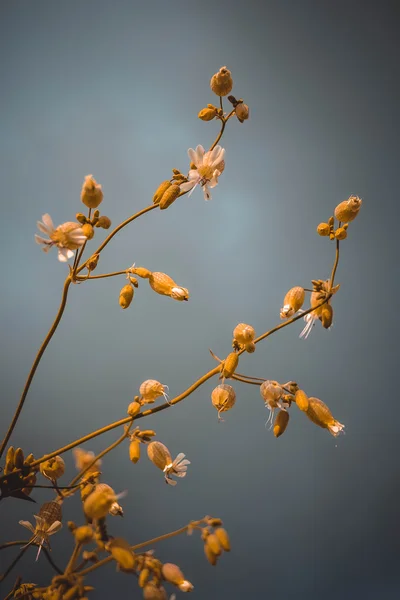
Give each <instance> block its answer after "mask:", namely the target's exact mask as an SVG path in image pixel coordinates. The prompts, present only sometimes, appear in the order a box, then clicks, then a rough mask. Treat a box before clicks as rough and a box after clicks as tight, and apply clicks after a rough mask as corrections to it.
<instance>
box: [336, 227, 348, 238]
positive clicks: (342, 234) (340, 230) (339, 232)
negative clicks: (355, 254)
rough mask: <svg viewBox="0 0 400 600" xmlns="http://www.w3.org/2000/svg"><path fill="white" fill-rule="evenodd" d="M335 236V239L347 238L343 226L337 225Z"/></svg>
mask: <svg viewBox="0 0 400 600" xmlns="http://www.w3.org/2000/svg"><path fill="white" fill-rule="evenodd" d="M335 238H336V239H337V240H345V239H346V238H347V231H346V230H345V228H344V227H338V228H337V229H336V231H335Z"/></svg>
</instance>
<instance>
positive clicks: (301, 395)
mask: <svg viewBox="0 0 400 600" xmlns="http://www.w3.org/2000/svg"><path fill="white" fill-rule="evenodd" d="M294 399H295V401H296V405H297V407H298V408H299V409H300V410H302V411H303V412H307V410H308V404H309V402H308V396H307V394H306V393H305V392H304V391H303V390H297V391H296V393H295V395H294Z"/></svg>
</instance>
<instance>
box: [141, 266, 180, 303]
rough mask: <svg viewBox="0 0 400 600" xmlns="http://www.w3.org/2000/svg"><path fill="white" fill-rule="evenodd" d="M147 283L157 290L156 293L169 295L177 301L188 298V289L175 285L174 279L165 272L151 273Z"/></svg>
mask: <svg viewBox="0 0 400 600" xmlns="http://www.w3.org/2000/svg"><path fill="white" fill-rule="evenodd" d="M138 274H139V273H138ZM149 283H150V287H151V288H152V289H153V290H154V291H155V292H157V294H161V295H162V296H170V297H171V298H173V299H174V300H179V301H182V300H188V299H189V291H188V290H187V289H186V288H184V287H180V286H179V285H177V284H176V283H175V281H174V280H173V279H171V277H169V275H166V274H165V273H158V272H156V273H151V275H150V277H149Z"/></svg>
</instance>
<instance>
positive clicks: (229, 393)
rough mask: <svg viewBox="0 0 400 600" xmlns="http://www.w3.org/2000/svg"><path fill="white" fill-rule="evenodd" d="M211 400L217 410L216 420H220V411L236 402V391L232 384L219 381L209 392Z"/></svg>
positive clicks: (229, 407)
mask: <svg viewBox="0 0 400 600" xmlns="http://www.w3.org/2000/svg"><path fill="white" fill-rule="evenodd" d="M211 402H212V404H213V406H214V407H215V408H216V409H217V411H218V420H219V421H222V420H223V419H222V418H221V413H222V412H226V411H227V410H230V409H231V408H232V407H233V406H234V404H235V402H236V392H235V390H234V389H233V387H232V386H230V385H228V384H226V383H221V384H220V385H217V387H216V388H214V389H213V391H212V392H211Z"/></svg>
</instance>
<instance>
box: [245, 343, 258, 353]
mask: <svg viewBox="0 0 400 600" xmlns="http://www.w3.org/2000/svg"><path fill="white" fill-rule="evenodd" d="M244 349H245V350H246V352H248V353H249V354H253V352H255V351H256V345H255V343H254V342H250V343H249V344H245V345H244Z"/></svg>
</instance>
